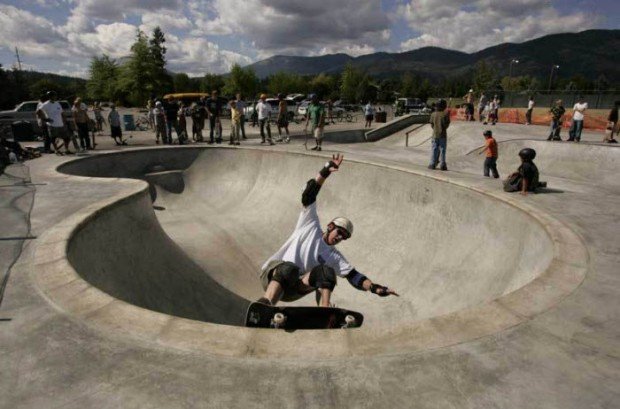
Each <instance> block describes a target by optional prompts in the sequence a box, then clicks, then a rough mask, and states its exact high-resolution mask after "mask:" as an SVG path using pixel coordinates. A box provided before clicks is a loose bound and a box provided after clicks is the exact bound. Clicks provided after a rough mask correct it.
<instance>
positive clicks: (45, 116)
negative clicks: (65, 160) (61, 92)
mask: <svg viewBox="0 0 620 409" xmlns="http://www.w3.org/2000/svg"><path fill="white" fill-rule="evenodd" d="M46 98H47V101H46V102H44V103H43V104H41V106H40V107H39V108H37V111H36V115H37V117H38V118H40V119H41V120H42V121H44V122H45V123H46V124H47V131H48V133H49V138H50V143H51V144H52V145H53V146H54V151H55V152H56V154H57V155H62V153H61V152H60V148H59V147H58V144H57V140H58V139H62V140H63V141H65V150H66V153H72V152H71V151H69V136H68V134H67V124H66V119H65V116H64V114H63V111H62V106H61V105H60V103H59V102H58V101H56V92H55V91H49V92H48V93H47V94H46Z"/></svg>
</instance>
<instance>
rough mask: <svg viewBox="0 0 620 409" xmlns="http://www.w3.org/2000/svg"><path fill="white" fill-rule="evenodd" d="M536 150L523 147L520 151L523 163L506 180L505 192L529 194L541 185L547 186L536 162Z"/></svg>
mask: <svg viewBox="0 0 620 409" xmlns="http://www.w3.org/2000/svg"><path fill="white" fill-rule="evenodd" d="M535 157H536V151H535V150H534V149H532V148H523V149H521V150H520V151H519V158H521V165H520V166H519V168H518V169H517V171H516V172H514V173H512V174H511V175H510V176H508V178H507V179H506V180H505V181H504V191H505V192H519V193H520V194H522V195H523V196H527V194H528V193H529V192H536V189H538V188H539V187H546V186H547V183H546V182H540V181H539V177H540V174H539V173H538V168H537V167H536V165H535V164H534V158H535Z"/></svg>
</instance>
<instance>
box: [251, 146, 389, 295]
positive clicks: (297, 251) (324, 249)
mask: <svg viewBox="0 0 620 409" xmlns="http://www.w3.org/2000/svg"><path fill="white" fill-rule="evenodd" d="M343 159H344V157H343V156H342V155H340V154H337V155H334V156H333V158H332V160H331V161H329V162H327V163H326V164H325V166H324V167H323V169H321V171H320V172H319V173H318V175H316V177H315V178H314V179H310V180H309V181H308V183H307V184H306V189H305V190H304V192H303V194H302V196H301V203H302V205H303V206H304V208H303V210H302V211H301V214H300V215H299V219H298V220H297V225H296V226H295V231H293V233H292V234H291V236H290V237H289V238H288V240H286V242H285V243H284V245H282V247H280V249H279V250H278V251H277V252H276V253H275V254H274V255H273V256H271V257H270V258H269V259H268V260H267V261H266V262H265V264H263V266H262V273H261V283H262V285H263V288H264V289H265V294H264V296H263V297H261V298H260V299H259V300H258V302H262V303H265V304H271V305H275V304H276V303H277V302H278V301H280V300H282V301H294V300H297V299H299V298H301V297H303V296H305V295H307V294H310V293H311V292H314V291H316V295H317V304H319V305H320V306H322V307H329V305H330V303H329V301H330V297H331V294H332V292H333V291H334V287H335V286H336V280H337V278H336V277H337V276H338V277H341V278H346V279H347V281H349V283H350V284H351V285H352V286H353V287H355V288H357V289H358V290H361V291H370V292H372V293H374V294H377V295H378V296H380V297H386V296H389V295H396V296H397V295H398V294H396V292H395V291H394V290H391V289H389V288H387V287H384V286H382V285H379V284H375V283H373V282H372V281H370V279H369V278H368V277H366V276H365V275H363V274H362V273H360V272H358V271H357V270H356V269H355V268H354V267H353V266H352V265H351V264H349V262H348V261H347V260H346V259H345V258H344V256H343V255H342V254H340V252H339V251H338V250H336V248H335V246H336V245H337V244H338V243H340V242H341V241H342V240H347V239H348V238H350V237H351V234H352V233H353V224H352V223H351V221H350V220H348V219H347V218H345V217H336V218H335V219H334V220H332V221H331V222H329V224H328V225H327V231H325V232H323V231H322V230H321V224H320V222H319V216H318V214H317V210H316V196H317V195H318V193H319V190H320V189H321V186H322V185H323V183H325V180H326V179H327V178H328V177H329V175H331V174H332V173H334V172H336V171H337V170H338V168H339V167H340V165H341V164H342V160H343Z"/></svg>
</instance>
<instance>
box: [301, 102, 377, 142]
mask: <svg viewBox="0 0 620 409" xmlns="http://www.w3.org/2000/svg"><path fill="white" fill-rule="evenodd" d="M369 104H370V102H369ZM310 121H312V128H311V130H310V131H311V132H312V135H313V136H314V140H315V142H316V146H315V147H314V148H312V150H313V151H320V150H321V145H322V144H323V129H324V127H325V107H324V106H323V105H321V104H320V103H319V97H318V96H317V95H316V94H313V95H312V97H311V101H310V104H309V105H308V114H307V116H306V127H305V128H304V131H305V132H307V130H308V122H310Z"/></svg>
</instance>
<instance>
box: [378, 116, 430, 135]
mask: <svg viewBox="0 0 620 409" xmlns="http://www.w3.org/2000/svg"><path fill="white" fill-rule="evenodd" d="M429 118H430V116H429V115H413V114H410V115H403V116H400V117H398V118H395V119H393V120H391V121H389V122H387V123H385V124H383V125H381V126H380V127H378V128H376V129H373V130H372V131H368V132H366V140H367V141H368V142H375V141H378V140H379V139H383V138H386V137H388V136H390V135H393V134H395V133H396V132H398V131H402V130H403V129H405V128H408V127H410V126H411V125H413V124H425V123H428V120H429Z"/></svg>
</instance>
